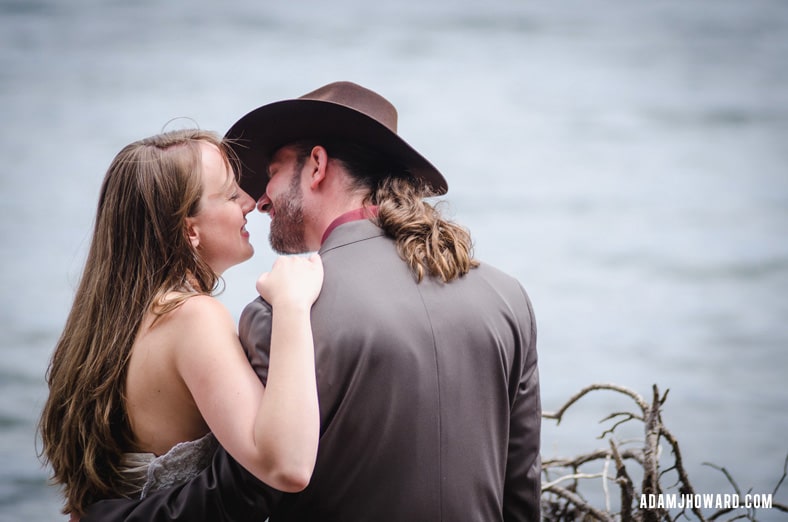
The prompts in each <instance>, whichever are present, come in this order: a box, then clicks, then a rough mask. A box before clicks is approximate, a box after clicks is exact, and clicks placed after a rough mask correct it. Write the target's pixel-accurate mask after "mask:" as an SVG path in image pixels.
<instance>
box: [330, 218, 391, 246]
mask: <svg viewBox="0 0 788 522" xmlns="http://www.w3.org/2000/svg"><path fill="white" fill-rule="evenodd" d="M385 235H386V233H385V232H384V231H383V229H381V228H380V227H379V226H377V225H376V224H374V223H373V222H372V221H370V220H369V219H358V220H355V221H350V222H348V223H343V224H341V225H339V226H338V227H337V228H335V229H334V230H332V231H331V233H330V234H329V235H328V237H327V238H326V240H325V241H324V242H323V245H322V246H321V247H320V250H318V253H319V254H321V255H322V254H324V253H326V252H328V251H330V250H333V249H335V248H339V247H343V246H345V245H348V244H350V243H355V242H357V241H364V240H366V239H370V238H373V237H380V236H385Z"/></svg>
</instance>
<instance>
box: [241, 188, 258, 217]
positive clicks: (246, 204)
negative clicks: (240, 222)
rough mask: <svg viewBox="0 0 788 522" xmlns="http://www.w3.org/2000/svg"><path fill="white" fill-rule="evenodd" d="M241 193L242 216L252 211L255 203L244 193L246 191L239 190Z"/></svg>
mask: <svg viewBox="0 0 788 522" xmlns="http://www.w3.org/2000/svg"><path fill="white" fill-rule="evenodd" d="M241 193H242V196H241V197H243V202H242V203H241V208H242V209H243V211H244V214H248V213H249V212H251V211H252V210H254V207H255V201H254V198H253V197H252V196H250V195H249V194H247V193H246V191H244V190H241Z"/></svg>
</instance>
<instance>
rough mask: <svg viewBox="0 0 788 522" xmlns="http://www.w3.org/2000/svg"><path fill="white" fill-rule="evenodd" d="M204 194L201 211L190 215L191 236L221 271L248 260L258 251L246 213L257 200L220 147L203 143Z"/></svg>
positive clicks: (214, 269)
mask: <svg viewBox="0 0 788 522" xmlns="http://www.w3.org/2000/svg"><path fill="white" fill-rule="evenodd" d="M200 150H201V152H202V196H201V198H200V204H199V205H198V210H197V214H195V215H194V216H192V217H189V218H187V227H188V233H189V239H190V240H191V243H192V246H193V247H195V248H196V249H197V253H198V254H199V255H200V257H201V258H202V259H203V260H204V261H205V262H206V263H208V265H209V266H210V267H211V268H212V269H213V271H214V272H216V273H217V274H221V273H223V272H224V271H225V270H227V269H228V268H230V267H231V266H233V265H237V264H238V263H242V262H243V261H246V260H247V259H249V258H250V257H252V254H253V253H254V248H253V247H252V244H251V243H250V242H249V232H247V231H246V215H247V214H248V213H249V212H251V211H252V210H253V209H254V207H255V201H254V200H253V199H252V198H251V196H249V194H247V193H246V192H244V191H243V190H241V188H240V187H239V186H238V183H236V181H235V177H234V176H233V174H232V172H231V171H230V170H229V169H228V168H227V165H226V163H225V161H224V157H223V156H222V154H221V153H220V152H219V149H218V148H217V147H216V146H215V145H213V144H210V143H206V142H202V143H200Z"/></svg>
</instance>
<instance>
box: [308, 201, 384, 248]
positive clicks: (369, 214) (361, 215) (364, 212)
mask: <svg viewBox="0 0 788 522" xmlns="http://www.w3.org/2000/svg"><path fill="white" fill-rule="evenodd" d="M377 215H378V207H377V206H375V205H371V206H369V207H361V208H357V209H354V210H351V211H349V212H345V213H344V214H342V215H341V216H339V217H338V218H336V219H335V220H334V221H332V222H331V224H329V225H328V228H326V231H325V232H323V237H322V238H321V239H320V244H321V245H322V244H323V243H324V242H325V241H326V238H327V237H328V236H329V235H330V234H331V232H333V231H334V229H335V228H337V227H338V226H339V225H344V224H345V223H350V222H351V221H358V220H360V219H370V218H373V217H375V216H377Z"/></svg>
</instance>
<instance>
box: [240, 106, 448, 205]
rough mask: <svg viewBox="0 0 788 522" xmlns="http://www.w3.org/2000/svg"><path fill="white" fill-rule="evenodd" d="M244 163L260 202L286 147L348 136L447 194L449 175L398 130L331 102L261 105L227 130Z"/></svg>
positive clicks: (243, 178)
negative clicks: (272, 163)
mask: <svg viewBox="0 0 788 522" xmlns="http://www.w3.org/2000/svg"><path fill="white" fill-rule="evenodd" d="M225 138H226V139H228V140H229V145H230V148H231V149H232V150H233V152H234V153H235V154H236V155H237V157H238V159H239V162H240V170H241V172H240V185H241V188H242V189H243V190H245V191H246V192H247V193H248V194H249V195H250V196H252V197H253V198H254V199H255V200H257V199H259V198H260V196H262V195H263V193H264V192H265V187H266V185H267V184H268V162H269V161H270V158H271V156H272V155H273V154H274V153H275V152H276V150H277V149H279V148H280V147H282V146H284V145H287V144H288V143H293V142H295V141H299V140H303V139H342V140H347V141H351V142H356V143H359V144H362V145H367V146H369V147H371V148H372V149H374V150H377V151H380V152H381V153H383V154H386V155H388V156H389V157H391V158H392V159H393V160H396V161H398V162H399V163H401V164H402V165H403V166H404V167H405V168H406V169H407V170H408V171H409V172H410V174H411V175H413V176H414V177H416V178H418V179H421V180H423V181H424V182H426V183H427V184H428V185H429V186H430V187H431V189H432V194H434V195H443V194H445V193H446V192H447V191H448V189H449V187H448V184H447V182H446V179H445V178H444V177H443V175H442V174H441V173H440V172H439V171H438V169H437V168H435V167H434V166H433V165H432V164H431V163H430V162H429V161H428V160H427V159H426V158H425V157H424V156H422V155H421V154H419V153H418V152H417V151H416V150H415V149H414V148H413V147H411V146H410V145H409V144H408V143H407V142H406V141H405V140H403V139H402V138H400V137H399V135H397V134H396V133H395V132H393V131H391V130H390V129H389V128H388V127H386V126H385V125H383V124H381V123H380V122H378V121H377V120H375V119H373V118H371V117H369V116H367V115H366V114H364V113H362V112H360V111H357V110H355V109H352V108H350V107H347V106H345V105H341V104H338V103H333V102H330V101H323V100H312V99H302V98H299V99H293V100H284V101H279V102H274V103H270V104H267V105H263V106H262V107H258V108H257V109H255V110H253V111H251V112H249V113H248V114H246V115H245V116H243V117H242V118H241V119H240V120H238V121H237V122H236V123H235V124H234V125H233V126H232V127H231V128H230V130H229V131H227V133H226V134H225Z"/></svg>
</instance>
